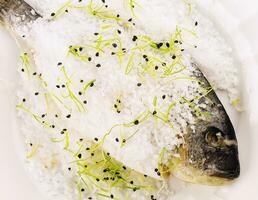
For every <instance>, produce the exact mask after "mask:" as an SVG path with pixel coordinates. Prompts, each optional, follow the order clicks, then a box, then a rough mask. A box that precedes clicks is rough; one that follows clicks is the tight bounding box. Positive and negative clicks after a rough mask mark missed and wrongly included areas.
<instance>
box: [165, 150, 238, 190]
mask: <svg viewBox="0 0 258 200" xmlns="http://www.w3.org/2000/svg"><path fill="white" fill-rule="evenodd" d="M233 149H234V148H233ZM180 151H181V152H180V154H181V157H180V158H175V157H173V158H172V159H171V163H170V164H171V173H172V174H173V176H175V177H177V178H179V179H181V180H183V181H186V182H189V183H195V184H203V185H210V186H220V185H227V184H230V183H232V182H234V181H235V180H236V179H237V178H238V177H239V175H240V164H239V160H238V156H237V154H235V151H234V150H232V151H231V152H230V153H229V154H227V156H226V157H225V156H224V157H223V162H222V164H220V163H219V161H218V160H216V163H211V161H210V160H209V161H208V162H209V163H211V164H208V165H203V166H202V167H197V166H196V165H194V164H191V161H189V159H188V158H186V156H185V155H186V150H185V149H183V148H181V150H180ZM182 155H183V156H182ZM215 155H216V154H215Z"/></svg>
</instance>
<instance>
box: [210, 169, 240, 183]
mask: <svg viewBox="0 0 258 200" xmlns="http://www.w3.org/2000/svg"><path fill="white" fill-rule="evenodd" d="M205 172H206V173H207V174H208V175H209V176H211V177H217V178H223V179H228V180H231V181H232V180H235V179H237V178H239V176H240V165H237V166H236V167H235V168H234V169H231V170H221V169H219V168H218V167H216V166H215V165H214V166H212V167H211V168H210V169H207V170H205Z"/></svg>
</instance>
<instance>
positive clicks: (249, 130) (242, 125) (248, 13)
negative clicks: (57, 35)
mask: <svg viewBox="0 0 258 200" xmlns="http://www.w3.org/2000/svg"><path fill="white" fill-rule="evenodd" d="M207 2H208V3H210V5H211V6H210V7H207V6H206V4H207ZM199 3H200V6H201V7H202V9H203V10H204V12H207V14H208V13H209V15H211V16H213V18H214V20H215V21H216V22H217V24H218V25H219V26H220V27H221V28H222V30H223V31H225V33H226V35H228V36H230V37H229V39H230V40H232V44H233V46H235V51H236V53H237V54H238V56H239V60H240V61H241V63H242V66H243V68H244V70H243V72H242V75H243V81H242V82H241V83H242V86H243V87H242V89H243V99H244V104H245V107H246V111H245V112H244V113H243V114H242V115H241V119H240V121H239V124H237V127H238V128H237V129H238V130H237V136H238V140H239V151H240V160H241V177H240V179H239V180H238V181H237V182H236V183H235V184H233V185H230V186H226V187H223V188H220V190H218V191H219V192H218V193H217V194H216V195H217V196H218V198H217V197H216V200H220V199H224V200H242V199H243V198H248V199H257V198H258V190H257V188H258V170H257V169H258V156H257V154H258V64H257V63H258V37H257V36H258V23H257V19H258V9H257V8H258V3H257V1H256V0H249V1H241V0H220V1H219V0H217V1H215V0H199ZM220 3H221V4H220ZM221 5H223V6H221ZM18 59H19V53H18V49H17V47H16V45H15V42H14V40H13V39H12V38H11V37H10V35H9V34H8V33H7V32H6V31H5V30H4V29H3V28H2V27H0V127H1V129H0V199H1V200H35V199H36V200H46V199H45V197H44V194H41V193H40V191H39V190H38V189H37V187H36V186H35V185H34V183H33V181H31V180H30V178H29V175H28V174H27V172H26V169H25V166H24V164H23V163H24V159H23V152H22V151H21V149H22V148H21V141H20V140H19V131H18V129H17V123H16V120H15V86H16V85H15V84H16V82H15V80H16V78H17V73H16V69H17V66H16V64H17V61H18ZM210 190H213V188H210V187H206V186H198V185H196V186H192V187H190V188H189V189H188V191H186V192H187V193H186V194H183V196H180V197H179V196H178V197H176V199H184V200H188V199H189V200H190V199H191V200H195V199H196V200H202V199H205V200H215V197H214V196H213V197H211V196H209V194H210V193H209V191H210ZM191 193H195V195H194V197H191V195H190V194H191ZM220 197H221V198H220Z"/></svg>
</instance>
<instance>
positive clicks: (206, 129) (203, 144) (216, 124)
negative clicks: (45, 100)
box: [0, 0, 240, 185]
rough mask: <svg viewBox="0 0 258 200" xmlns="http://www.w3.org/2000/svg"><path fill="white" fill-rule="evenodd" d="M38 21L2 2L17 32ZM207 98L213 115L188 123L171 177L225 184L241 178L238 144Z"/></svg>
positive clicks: (219, 108)
mask: <svg viewBox="0 0 258 200" xmlns="http://www.w3.org/2000/svg"><path fill="white" fill-rule="evenodd" d="M38 18H41V16H40V14H39V13H37V12H36V11H35V10H34V9H33V8H32V7H31V6H30V5H28V4H27V3H26V2H24V1H22V0H0V19H1V20H2V22H4V24H5V25H6V26H8V27H11V29H13V30H14V31H15V29H16V28H17V27H19V26H24V27H26V26H29V25H30V23H33V22H34V21H36V20H37V19H38ZM192 67H193V68H194V69H195V70H194V71H193V74H192V77H193V78H196V79H198V80H199V81H200V82H201V83H202V86H203V87H206V88H209V87H211V85H210V83H209V82H208V80H207V79H206V78H205V76H204V74H203V73H202V72H201V71H200V69H199V67H198V66H197V64H196V63H195V62H192ZM207 99H208V100H209V103H208V105H207V106H206V108H203V111H206V112H209V113H210V115H209V116H208V117H207V118H205V119H197V120H196V121H195V124H194V128H193V127H192V124H188V126H187V134H186V135H185V136H184V143H183V144H182V145H181V146H180V147H179V148H178V152H179V155H180V157H171V159H170V165H171V168H170V174H173V175H174V176H176V177H178V178H179V179H182V180H184V181H187V182H192V183H200V184H208V185H222V184H226V183H228V182H230V181H232V180H234V179H236V178H237V177H239V174H240V164H239V158H238V144H237V139H236V134H235V131H234V128H233V125H232V123H231V121H230V118H229V116H228V115H227V113H226V111H225V109H224V107H223V105H222V103H221V101H220V100H219V98H218V96H217V95H216V93H215V91H214V90H211V91H210V92H209V93H208V94H207V95H206V96H205V97H201V98H199V99H198V101H199V103H201V102H203V101H205V100H207ZM195 114H196V113H193V115H195Z"/></svg>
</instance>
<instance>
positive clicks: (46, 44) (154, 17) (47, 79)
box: [18, 0, 238, 199]
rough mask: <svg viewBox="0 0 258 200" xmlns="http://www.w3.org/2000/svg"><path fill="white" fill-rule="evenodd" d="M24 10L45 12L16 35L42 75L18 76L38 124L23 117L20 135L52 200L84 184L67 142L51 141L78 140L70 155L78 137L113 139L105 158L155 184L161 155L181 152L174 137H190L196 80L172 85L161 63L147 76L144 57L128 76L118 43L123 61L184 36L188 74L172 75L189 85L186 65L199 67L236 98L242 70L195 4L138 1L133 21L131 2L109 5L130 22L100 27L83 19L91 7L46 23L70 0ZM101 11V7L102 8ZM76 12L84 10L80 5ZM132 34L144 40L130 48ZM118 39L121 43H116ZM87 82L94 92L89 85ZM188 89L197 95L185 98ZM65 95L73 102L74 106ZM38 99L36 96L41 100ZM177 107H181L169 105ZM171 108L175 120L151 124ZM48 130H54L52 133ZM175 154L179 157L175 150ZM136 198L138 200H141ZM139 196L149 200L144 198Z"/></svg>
mask: <svg viewBox="0 0 258 200" xmlns="http://www.w3.org/2000/svg"><path fill="white" fill-rule="evenodd" d="M27 2H28V3H29V4H30V5H32V6H33V7H34V8H35V9H36V10H37V11H38V12H39V13H40V14H42V16H43V19H39V20H37V21H36V22H35V23H34V24H33V25H32V26H31V29H29V30H25V29H24V28H22V29H19V28H18V31H19V33H20V35H24V34H26V38H29V39H28V40H27V41H26V42H27V47H26V51H28V53H29V57H30V62H31V66H30V67H31V68H30V70H31V71H30V72H31V73H32V72H34V71H35V72H37V75H36V76H33V75H32V76H31V77H30V78H28V77H27V74H26V73H22V75H21V77H22V78H21V79H22V81H21V89H20V90H19V92H18V96H19V100H21V99H23V98H26V103H24V104H23V105H25V106H26V108H29V110H30V111H29V113H30V112H33V114H32V113H30V114H32V117H34V118H36V120H32V118H31V115H27V113H24V112H19V116H20V117H21V118H22V120H23V122H24V124H23V125H22V127H21V129H22V133H23V134H24V136H25V138H26V141H28V144H29V143H33V146H32V147H31V146H30V145H28V147H27V148H28V151H29V152H31V151H32V150H34V151H35V152H34V153H35V155H34V154H33V156H32V157H31V158H30V160H29V163H30V166H31V169H32V171H35V174H37V176H39V177H41V181H42V183H43V184H44V182H45V183H46V181H48V183H49V185H51V187H52V186H53V188H54V189H53V190H52V192H53V191H54V193H56V195H58V194H60V191H62V192H63V194H64V196H62V197H59V198H61V199H74V197H75V196H78V195H79V194H78V191H77V190H76V189H75V184H74V182H75V181H76V180H77V179H78V177H76V171H73V170H72V172H71V173H69V172H67V168H68V166H69V164H68V163H69V162H72V161H73V160H74V157H73V156H71V155H69V154H67V153H66V152H65V151H64V150H63V143H58V142H54V143H53V141H51V140H53V138H57V135H59V134H60V132H61V131H62V130H63V129H67V130H69V132H70V133H72V134H71V135H70V138H69V139H70V147H69V148H71V149H75V148H76V147H77V143H76V142H77V141H78V139H79V138H87V139H89V140H95V138H98V139H100V138H103V137H104V136H105V135H106V134H107V133H109V135H108V137H106V138H105V142H104V144H103V148H104V150H105V151H106V152H110V153H111V155H112V156H113V157H114V158H116V159H117V160H119V161H120V162H122V163H123V164H124V165H126V166H128V167H131V168H132V169H134V170H136V171H138V172H141V173H143V174H148V175H149V176H151V177H154V178H157V179H159V176H157V173H155V171H154V169H155V168H156V167H157V165H158V162H159V156H160V152H161V150H162V149H164V148H165V149H167V150H169V151H171V152H173V150H174V149H175V148H176V147H177V146H179V145H180V144H182V139H181V137H178V136H182V135H183V134H184V133H185V131H186V129H185V128H186V125H187V122H188V123H189V122H190V123H191V122H193V121H194V117H193V116H192V114H191V112H190V110H189V107H188V106H186V105H185V104H183V105H181V104H180V103H179V102H180V99H181V97H182V96H183V97H185V98H188V99H191V98H192V97H194V96H195V95H196V91H198V85H197V84H196V85H195V83H193V82H191V84H189V82H188V81H171V78H170V77H163V78H160V77H159V76H160V75H161V71H162V64H161V63H160V65H159V66H158V67H159V68H158V69H155V67H156V66H152V68H151V70H150V69H148V70H149V71H148V70H147V69H146V71H144V73H143V72H142V71H139V69H138V66H140V65H141V63H144V62H148V61H146V57H145V56H144V55H145V54H143V55H142V53H141V52H140V53H137V54H135V56H134V57H133V62H134V63H135V66H134V67H133V68H132V70H131V71H130V72H129V73H125V71H126V70H125V68H126V64H127V63H129V62H130V56H126V55H125V56H123V58H124V59H125V60H124V61H122V62H121V60H120V59H119V56H118V55H119V49H120V50H121V48H120V44H121V45H122V46H123V48H125V50H122V51H120V54H123V51H124V54H126V53H128V54H129V55H133V53H132V51H129V49H132V48H134V47H135V46H137V45H139V44H140V42H139V40H140V38H141V36H146V38H147V37H148V38H152V39H153V40H154V41H161V42H163V45H165V42H164V41H169V39H170V38H171V37H172V36H173V35H174V34H175V32H176V31H178V30H180V31H182V35H183V38H184V43H185V44H182V46H181V47H180V48H181V49H183V50H185V51H181V50H180V51H181V53H180V56H181V55H182V60H181V62H182V63H183V65H185V66H188V68H187V70H182V71H180V72H179V73H178V74H175V76H174V77H175V78H179V77H182V76H184V77H189V76H190V75H191V74H192V71H193V70H194V69H193V68H191V67H190V66H191V62H192V60H193V59H194V60H195V61H196V62H198V63H199V64H200V65H201V67H202V70H203V71H204V72H206V74H207V77H208V79H209V80H211V82H212V83H213V85H214V86H215V87H216V88H218V89H223V90H227V91H228V93H229V95H230V97H231V98H232V99H234V98H236V97H237V95H238V93H237V86H238V79H237V69H236V68H235V67H234V63H233V59H232V55H231V49H230V48H229V47H228V45H227V43H226V42H225V41H224V39H223V38H222V37H221V36H220V34H219V33H218V31H217V30H216V29H215V27H214V26H213V24H212V23H211V22H210V21H209V20H208V19H206V18H205V17H204V16H202V15H201V14H200V13H199V11H198V10H197V9H195V7H194V6H193V7H192V12H191V13H189V9H188V6H187V5H186V4H185V3H184V2H183V1H180V0H172V1H167V0H159V1H157V0H142V1H140V2H139V4H140V6H135V11H134V12H135V14H136V17H135V16H134V13H132V12H131V10H130V7H129V1H118V0H112V1H108V2H107V5H108V9H110V10H112V11H113V13H115V15H119V17H118V18H123V19H126V22H124V21H123V20H121V21H118V22H117V21H115V22H112V20H111V22H110V21H109V20H100V19H97V18H96V17H95V16H91V15H89V14H87V12H86V13H85V9H76V8H70V7H69V8H67V9H68V10H69V12H65V13H64V14H63V15H62V16H60V17H57V19H55V20H49V19H51V18H52V17H51V13H54V12H56V11H57V10H58V9H59V8H60V7H62V5H64V4H65V3H67V1H63V0H59V1H50V0H44V1H36V0H27ZM71 2H72V1H71ZM98 3H100V4H101V1H99V2H98ZM75 4H76V5H77V6H78V5H84V2H82V3H81V4H80V3H75ZM130 18H133V21H132V22H128V20H129V19H130ZM129 21H130V20H129ZM196 22H198V24H196ZM124 23H128V24H129V26H125V24H124ZM133 23H135V25H134V24H133ZM117 30H119V31H117ZM119 32H121V33H119ZM94 33H98V34H94ZM100 35H103V38H101V37H100ZM135 35H137V36H138V38H137V39H136V41H133V40H132V38H133V37H134V36H135ZM114 36H115V37H119V38H120V39H121V40H117V39H114ZM100 38H101V39H102V40H103V39H107V40H109V41H110V42H109V43H108V44H109V46H108V47H107V48H106V47H105V50H104V51H97V50H96V49H95V48H92V47H91V45H92V44H93V43H94V41H96V40H100ZM113 44H115V45H113ZM71 45H72V47H71ZM69 47H70V48H69ZM80 47H82V49H81V50H80ZM196 47H197V48H196ZM103 48H104V47H103ZM69 50H70V53H68V52H69ZM78 52H79V53H80V52H81V53H82V54H83V55H84V56H85V57H78V56H77V57H76V56H73V55H72V53H74V54H75V55H78V54H77V53H78ZM112 52H115V55H112ZM97 53H98V54H97ZM147 53H148V55H147V59H154V58H155V53H154V52H153V51H151V50H150V51H149V52H147ZM171 56H173V55H169V56H164V57H162V58H163V59H164V61H166V62H167V63H169V62H171V60H173V58H171ZM89 57H90V58H91V59H90V61H89ZM144 57H145V58H144ZM207 58H209V59H207ZM144 59H145V60H144ZM176 59H177V58H176ZM58 63H61V64H60V65H58ZM99 65H100V67H99ZM97 66H98V67H97ZM163 67H164V66H163ZM178 67H180V66H178ZM178 70H180V68H179V69H178ZM222 72H223V73H222ZM40 74H41V75H40ZM67 82H68V83H69V84H67ZM87 83H91V84H93V85H91V84H90V85H88V86H87ZM139 83H140V86H139ZM45 84H47V87H46V85H45ZM44 85H45V86H44ZM85 86H87V87H85ZM91 86H92V87H91ZM189 87H192V88H191V89H190V90H189ZM85 88H86V89H85ZM84 89H85V91H84ZM69 91H72V92H73V94H72V96H75V97H76V98H71V95H70V96H69ZM37 92H38V93H39V95H35V93H37ZM80 92H82V95H80ZM174 101H175V102H177V103H176V104H175V105H172V103H173V102H174ZM84 102H86V103H84ZM154 102H155V103H154ZM170 106H171V107H172V106H173V115H171V113H169V118H168V121H166V123H163V122H162V120H158V119H157V118H156V117H153V112H154V111H155V110H159V112H162V113H166V111H167V110H168V109H169V107H170ZM203 106H204V107H205V104H204V105H203ZM118 111H119V113H118ZM35 113H36V114H37V116H35ZM43 114H44V115H45V116H44V117H42V115H43ZM69 115H70V117H68V116H69ZM163 120H164V119H163ZM39 121H40V123H39ZM136 121H138V122H137V124H136ZM43 122H44V123H43ZM170 122H171V123H170ZM42 123H43V126H42ZM48 123H50V124H48ZM138 123H139V124H138ZM44 124H47V125H44ZM121 124H130V126H129V127H124V126H121ZM119 125H120V126H119ZM46 126H50V127H51V126H52V127H53V126H54V128H50V129H49V128H48V129H46ZM172 126H173V128H172ZM192 129H193V130H194V127H193V128H192ZM110 130H111V131H110ZM116 138H118V140H119V142H117V141H116ZM59 139H60V138H59ZM123 139H126V144H125V145H122V143H121V142H122V141H123ZM174 156H178V154H177V153H176V152H175V153H174ZM60 182H62V187H61V188H60ZM135 197H137V199H140V197H139V196H135ZM141 198H142V199H146V198H145V196H144V195H143V197H141ZM164 198H165V197H164Z"/></svg>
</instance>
